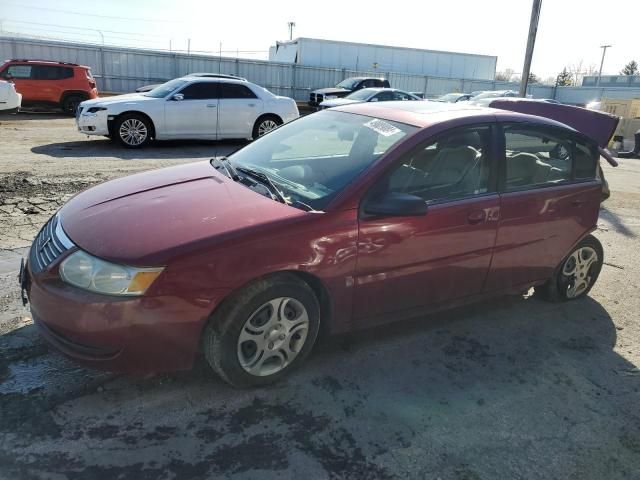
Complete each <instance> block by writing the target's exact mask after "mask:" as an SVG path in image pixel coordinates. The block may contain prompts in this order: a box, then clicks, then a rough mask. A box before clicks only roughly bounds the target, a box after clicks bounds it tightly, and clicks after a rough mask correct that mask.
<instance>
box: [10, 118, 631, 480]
mask: <svg viewBox="0 0 640 480" xmlns="http://www.w3.org/2000/svg"><path fill="white" fill-rule="evenodd" d="M237 146H238V145H235V144H232V143H223V144H216V143H215V142H204V143H196V144H194V143H188V142H184V143H176V142H171V143H161V144H158V145H155V146H153V147H152V148H149V149H146V150H142V151H128V150H123V149H121V148H120V147H118V146H116V145H113V144H111V143H110V142H109V141H108V140H106V139H85V138H83V137H82V136H80V135H79V134H78V133H77V132H75V130H74V125H73V120H72V119H68V118H64V117H59V116H54V115H42V114H40V115H36V114H31V115H29V114H21V115H18V116H4V117H0V149H1V156H0V478H1V479H12V480H13V479H43V478H47V479H48V478H51V479H91V480H96V479H109V480H111V479H129V478H131V479H136V480H137V479H173V478H180V479H183V478H261V479H263V478H264V479H269V478H301V477H305V478H310V479H323V478H341V479H342V478H344V479H359V478H363V479H378V478H380V479H383V478H419V479H437V478H440V479H459V480H462V479H467V480H477V479H496V478H509V479H517V478H535V479H543V478H549V479H551V478H569V479H580V480H582V479H605V478H606V479H617V478H619V479H633V478H640V413H639V408H638V405H640V370H639V369H638V366H639V365H640V326H639V325H638V312H640V298H639V295H638V293H639V285H640V256H639V255H638V249H639V247H640V243H639V242H638V234H639V233H640V160H626V161H625V163H623V164H622V165H621V167H619V168H618V169H616V170H614V169H611V168H608V167H605V172H606V174H607V178H608V179H609V181H610V184H611V187H612V190H613V193H612V198H611V199H610V200H609V201H607V202H606V204H605V208H604V209H603V211H602V214H601V220H600V224H599V229H598V231H597V232H596V235H597V236H598V238H600V240H601V241H602V243H603V245H604V247H605V251H606V259H605V262H606V264H605V266H604V268H603V271H602V274H601V276H600V279H599V281H598V284H597V285H596V286H595V288H594V289H593V290H592V292H591V294H590V296H589V297H588V298H585V299H582V300H579V301H575V302H571V303H567V304H549V303H545V302H542V301H540V300H538V299H537V298H535V297H529V296H525V297H512V298H506V299H502V300H499V301H493V302H488V303H484V304H481V305H477V306H474V307H471V308H466V309H459V310H455V311H451V312H447V313H443V314H440V315H436V316H431V317H428V318H420V319H416V320H414V321H411V322H406V323H402V324H396V325H391V326H388V327H385V328H381V329H376V330H373V331H368V332H362V333H359V334H357V335H352V336H345V337H340V338H333V339H329V340H327V341H324V342H323V343H322V344H321V345H319V346H318V348H317V349H316V351H315V353H314V354H313V355H312V356H311V357H310V358H309V360H308V361H307V363H306V364H305V365H304V367H303V368H302V369H300V370H299V371H298V372H297V373H295V374H294V375H292V376H291V377H289V378H288V379H287V380H286V381H284V382H283V383H280V384H278V385H275V386H272V387H269V388H263V389H257V390H252V391H238V390H234V389H232V388H230V387H228V386H227V385H226V384H224V383H222V382H221V381H220V380H218V379H217V378H216V377H214V376H213V375H212V374H211V373H210V372H209V370H208V368H207V367H206V365H204V363H203V362H200V363H198V365H196V367H195V368H194V370H193V371H191V372H185V373H181V374H172V375H158V376H154V377H150V378H139V377H127V376H115V375H111V374H107V373H100V372H95V371H90V370H86V369H84V368H81V367H78V366H76V365H75V364H73V363H71V362H69V361H67V360H65V359H64V358H62V357H60V356H59V355H58V354H56V353H54V352H51V351H49V349H48V348H47V347H46V346H45V345H43V344H42V342H41V341H40V340H39V338H38V337H37V335H36V332H35V331H34V327H33V324H32V322H31V319H30V316H29V312H28V310H27V309H25V308H24V307H23V306H22V304H21V302H20V301H19V291H18V288H17V283H16V278H15V276H16V274H17V269H18V266H19V260H20V257H21V255H24V253H25V252H26V247H27V246H28V245H29V243H30V242H31V240H32V239H33V236H34V235H35V234H36V232H37V229H38V228H39V227H40V226H41V225H42V223H43V222H44V221H45V220H46V219H47V218H48V217H49V216H50V215H51V214H52V213H53V212H54V211H55V210H56V209H57V208H58V207H59V206H60V205H61V204H62V203H63V202H64V201H65V200H66V199H67V198H68V196H69V195H72V194H73V193H75V192H77V191H78V190H79V189H82V188H85V187H87V186H90V185H92V184H95V183H97V182H100V181H103V180H105V179H109V178H114V177H118V176H122V175H126V174H129V173H133V172H135V171H139V170H145V169H149V168H157V167H161V166H166V165H171V164H175V163H181V162H188V161H192V160H197V159H204V158H208V157H210V156H212V155H213V154H215V153H217V154H225V153H228V152H230V151H232V150H233V149H235V148H237Z"/></svg>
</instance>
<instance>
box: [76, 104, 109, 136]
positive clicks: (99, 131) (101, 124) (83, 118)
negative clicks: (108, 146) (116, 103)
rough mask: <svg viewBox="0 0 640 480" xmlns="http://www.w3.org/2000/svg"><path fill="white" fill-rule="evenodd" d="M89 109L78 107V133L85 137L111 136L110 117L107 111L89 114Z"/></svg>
mask: <svg viewBox="0 0 640 480" xmlns="http://www.w3.org/2000/svg"><path fill="white" fill-rule="evenodd" d="M86 110H87V107H82V105H80V106H79V107H78V113H77V115H76V125H77V126H78V131H79V132H81V133H83V134H85V135H109V124H108V115H107V111H106V110H101V111H99V112H96V113H87V112H86Z"/></svg>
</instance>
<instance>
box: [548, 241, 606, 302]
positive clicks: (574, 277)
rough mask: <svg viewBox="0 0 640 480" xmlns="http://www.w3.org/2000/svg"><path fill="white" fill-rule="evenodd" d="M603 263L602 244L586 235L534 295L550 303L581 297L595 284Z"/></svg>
mask: <svg viewBox="0 0 640 480" xmlns="http://www.w3.org/2000/svg"><path fill="white" fill-rule="evenodd" d="M603 261H604V251H603V249H602V244H601V243H600V242H599V241H598V239H597V238H596V237H594V236H593V235H588V236H587V237H585V238H584V239H583V240H582V241H581V242H580V243H579V244H578V245H576V246H575V248H574V249H573V250H572V251H571V253H569V255H568V256H567V257H566V258H565V259H564V260H563V261H562V263H561V264H560V266H559V267H558V268H557V270H556V273H555V275H554V277H553V278H551V279H550V280H549V281H548V282H547V283H546V284H544V285H542V286H540V287H536V293H539V294H541V295H542V297H543V298H545V299H547V300H552V301H566V300H574V299H576V298H580V297H583V296H585V295H587V294H588V293H589V291H590V290H591V288H592V287H593V285H594V284H595V283H596V280H597V279H598V276H599V275H600V270H602V263H603Z"/></svg>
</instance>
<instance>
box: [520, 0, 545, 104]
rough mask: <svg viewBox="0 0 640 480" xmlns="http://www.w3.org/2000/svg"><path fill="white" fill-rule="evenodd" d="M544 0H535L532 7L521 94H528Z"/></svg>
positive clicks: (522, 95)
mask: <svg viewBox="0 0 640 480" xmlns="http://www.w3.org/2000/svg"><path fill="white" fill-rule="evenodd" d="M541 7H542V0H533V7H532V8H531V21H530V22H529V38H528V39H527V52H526V53H525V55H524V67H522V79H521V80H520V96H521V97H526V96H527V84H528V83H529V73H530V72H531V60H532V58H533V47H534V45H535V43H536V34H537V33H538V20H540V8H541Z"/></svg>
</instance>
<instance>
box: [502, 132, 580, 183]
mask: <svg viewBox="0 0 640 480" xmlns="http://www.w3.org/2000/svg"><path fill="white" fill-rule="evenodd" d="M504 140H505V148H506V163H505V180H504V182H505V190H506V191H507V192H509V191H514V190H522V189H528V188H537V187H544V186H553V185H557V184H559V183H563V182H566V181H568V180H571V171H572V167H573V141H572V138H571V137H570V136H569V135H564V134H563V133H562V132H556V131H548V130H546V129H541V128H539V127H526V126H524V127H523V126H513V127H507V128H505V130H504Z"/></svg>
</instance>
